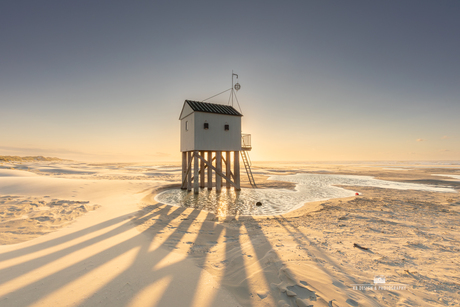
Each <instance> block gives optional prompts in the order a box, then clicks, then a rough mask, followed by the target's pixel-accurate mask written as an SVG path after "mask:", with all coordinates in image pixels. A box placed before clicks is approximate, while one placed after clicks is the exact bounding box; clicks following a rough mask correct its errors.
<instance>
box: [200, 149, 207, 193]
mask: <svg viewBox="0 0 460 307" xmlns="http://www.w3.org/2000/svg"><path fill="white" fill-rule="evenodd" d="M200 156H202V157H203V158H204V151H200ZM205 165H206V164H204V162H203V161H202V160H200V188H204V184H205V182H204V166H205Z"/></svg>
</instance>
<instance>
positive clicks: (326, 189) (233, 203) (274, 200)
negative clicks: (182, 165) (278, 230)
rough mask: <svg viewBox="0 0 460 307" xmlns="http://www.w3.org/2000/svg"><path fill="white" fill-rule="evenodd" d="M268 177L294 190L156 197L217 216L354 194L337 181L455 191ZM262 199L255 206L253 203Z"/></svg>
mask: <svg viewBox="0 0 460 307" xmlns="http://www.w3.org/2000/svg"><path fill="white" fill-rule="evenodd" d="M269 180H279V181H289V182H294V183H295V184H296V188H295V191H293V190H286V189H242V190H241V191H238V192H237V191H235V190H233V188H231V189H226V188H225V187H224V188H223V189H222V192H221V193H217V192H216V190H215V189H212V190H211V191H209V190H208V189H207V188H204V189H200V192H199V193H198V194H194V193H193V191H192V192H187V191H184V190H180V189H173V190H166V191H164V192H162V193H160V194H158V195H157V196H156V197H155V200H156V201H158V202H160V203H163V204H168V205H172V206H181V207H186V208H195V209H198V210H205V211H209V212H212V213H214V214H216V215H218V216H227V215H279V214H283V213H286V212H289V211H292V210H295V209H297V208H300V207H302V206H303V205H304V204H305V203H308V202H314V201H323V200H328V199H332V198H343V197H350V196H353V195H355V193H356V192H359V191H351V190H347V189H343V188H341V187H338V186H337V185H345V186H346V185H348V186H363V187H378V188H386V189H399V190H422V191H434V192H456V190H454V189H450V188H439V187H433V186H429V185H424V184H414V183H404V182H394V181H385V180H378V179H375V178H373V177H370V176H354V175H329V174H296V175H274V176H271V177H269ZM257 202H260V203H262V205H261V206H257V205H256V203H257Z"/></svg>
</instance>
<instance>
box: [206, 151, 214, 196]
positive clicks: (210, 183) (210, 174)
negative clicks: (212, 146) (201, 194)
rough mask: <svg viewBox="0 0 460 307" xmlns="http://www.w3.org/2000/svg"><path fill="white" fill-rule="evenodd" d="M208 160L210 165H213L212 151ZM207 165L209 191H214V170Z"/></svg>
mask: <svg viewBox="0 0 460 307" xmlns="http://www.w3.org/2000/svg"><path fill="white" fill-rule="evenodd" d="M207 158H208V163H209V164H210V165H212V161H213V158H212V151H208V157H207ZM205 164H206V168H207V169H208V190H212V168H210V167H209V166H208V164H207V163H205Z"/></svg>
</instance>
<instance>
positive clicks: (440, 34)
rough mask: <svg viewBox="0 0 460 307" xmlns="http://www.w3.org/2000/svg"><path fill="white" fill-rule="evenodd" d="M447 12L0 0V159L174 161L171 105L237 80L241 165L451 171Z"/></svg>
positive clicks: (362, 4) (453, 37)
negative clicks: (406, 166)
mask: <svg viewBox="0 0 460 307" xmlns="http://www.w3.org/2000/svg"><path fill="white" fill-rule="evenodd" d="M459 16H460V1H454V0H450V1H449V0H446V1H420V0H416V1H409V0H406V1H300V0H299V1H289V0H288V1H114V0H110V1H101V0H98V1H82V0H79V1H62V0H59V1H47V0H43V1H12V0H11V1H10V0H4V1H1V2H0V46H1V48H0V106H1V111H0V155H45V156H58V157H62V158H70V159H77V160H84V161H148V160H149V161H161V160H179V159H180V153H179V120H178V117H179V114H180V111H181V108H182V104H183V102H184V100H185V99H191V100H203V99H205V98H207V97H209V96H212V95H214V94H217V93H219V92H221V91H223V90H226V89H228V88H230V86H231V72H232V70H234V71H235V73H237V74H238V75H239V80H238V81H239V83H240V84H241V90H240V91H239V92H238V99H239V102H240V104H241V108H242V112H243V114H244V117H243V130H244V132H246V133H251V134H252V143H253V147H254V148H253V151H252V152H251V157H252V159H253V160H289V161H309V160H314V161H317V160H335V161H337V160H341V161H343V160H460V119H459V116H460V18H459ZM228 98H229V96H228V95H227V93H226V94H224V95H221V96H218V97H216V98H215V99H213V100H211V102H215V103H221V104H227V102H228Z"/></svg>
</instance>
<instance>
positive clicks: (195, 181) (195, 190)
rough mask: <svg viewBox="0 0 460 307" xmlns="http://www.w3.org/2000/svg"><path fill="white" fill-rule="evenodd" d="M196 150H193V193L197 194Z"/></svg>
mask: <svg viewBox="0 0 460 307" xmlns="http://www.w3.org/2000/svg"><path fill="white" fill-rule="evenodd" d="M198 156H199V154H198V151H196V150H195V151H194V152H193V180H194V181H193V193H195V194H198V192H200V191H199V189H198V185H199V182H198Z"/></svg>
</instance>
